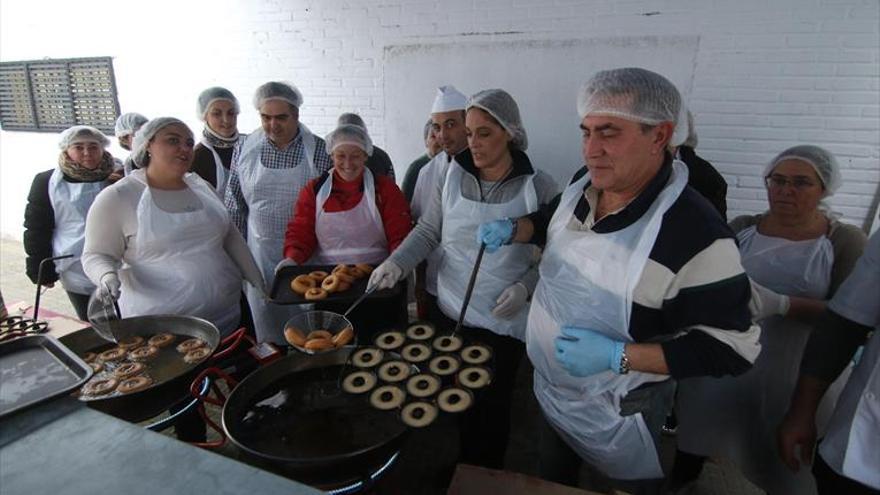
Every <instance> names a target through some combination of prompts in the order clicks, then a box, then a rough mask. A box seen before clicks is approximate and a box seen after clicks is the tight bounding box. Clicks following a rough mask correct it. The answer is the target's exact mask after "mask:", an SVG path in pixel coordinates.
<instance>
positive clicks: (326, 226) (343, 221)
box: [276, 124, 412, 337]
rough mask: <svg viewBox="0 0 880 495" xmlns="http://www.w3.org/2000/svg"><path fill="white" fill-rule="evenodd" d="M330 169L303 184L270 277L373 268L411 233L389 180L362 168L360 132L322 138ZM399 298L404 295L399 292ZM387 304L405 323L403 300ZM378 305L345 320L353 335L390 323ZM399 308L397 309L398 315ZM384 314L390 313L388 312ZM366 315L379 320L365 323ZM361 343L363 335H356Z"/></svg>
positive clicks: (363, 136)
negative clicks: (302, 270)
mask: <svg viewBox="0 0 880 495" xmlns="http://www.w3.org/2000/svg"><path fill="white" fill-rule="evenodd" d="M325 141H326V142H327V151H328V153H329V154H330V156H331V158H332V159H333V168H332V169H331V170H329V171H328V172H326V173H324V174H323V175H321V176H320V177H318V178H317V179H313V180H311V181H309V182H308V183H307V184H306V186H305V187H304V188H303V189H302V191H300V193H299V197H298V199H297V202H296V207H295V210H294V216H293V218H291V220H290V222H289V223H288V224H287V232H286V234H285V239H284V257H285V259H284V260H282V261H281V263H279V265H278V267H277V268H276V272H277V271H278V270H279V269H280V268H282V267H283V266H289V265H335V264H338V263H346V264H355V263H368V264H371V265H374V266H375V265H377V264H379V263H381V262H382V261H384V260H385V258H387V257H388V255H389V254H390V253H391V252H392V251H393V250H394V249H396V248H397V246H399V245H400V243H401V242H403V239H404V238H405V237H406V235H407V234H409V231H410V229H411V228H412V218H411V217H410V211H409V203H408V202H407V201H406V198H405V197H404V195H403V193H402V192H401V191H400V189H399V188H398V187H397V184H395V183H394V181H393V180H392V179H390V178H389V177H386V176H381V175H374V174H373V173H372V172H370V170H369V169H367V168H366V163H367V157H369V156H370V155H371V154H372V151H373V145H372V142H371V141H370V137H369V135H368V134H367V131H366V129H364V128H363V127H360V126H357V125H351V124H344V125H340V126H339V127H337V128H336V129H335V130H334V131H333V132H331V133H330V134H328V135H327V137H326V138H325ZM402 293H403V297H404V298H405V295H406V291H402ZM396 299H397V298H395V300H394V301H389V304H393V305H394V310H393V311H394V314H397V315H398V316H399V317H400V318H401V319H403V321H402V322H401V323H405V311H406V305H405V299H402V298H401V299H400V300H396ZM378 303H379V300H376V301H373V302H372V303H371V304H364V305H363V309H365V310H368V311H362V312H361V314H360V315H358V314H357V313H358V311H355V312H353V314H352V315H351V316H352V317H351V318H349V319H353V320H361V321H360V323H361V325H360V326H359V325H358V321H353V322H354V323H355V327H356V329H357V330H358V331H359V332H367V333H373V331H376V330H380V329H381V328H370V327H376V326H387V325H390V324H391V323H392V322H391V321H390V320H389V318H388V315H389V313H386V312H385V311H379V308H377V304H378ZM318 306H320V307H321V308H319V309H328V310H336V311H339V310H342V311H344V310H345V309H346V307H347V306H346V304H342V305H334V304H333V303H321V304H319V305H318ZM336 306H339V307H336ZM401 308H402V309H401ZM389 309H390V308H389ZM366 313H371V314H375V315H378V316H380V317H381V316H383V313H384V318H383V319H382V321H367V320H373V319H374V318H369V317H368V318H366V319H364V318H363V317H364V316H367V314H366ZM362 337H363V335H362Z"/></svg>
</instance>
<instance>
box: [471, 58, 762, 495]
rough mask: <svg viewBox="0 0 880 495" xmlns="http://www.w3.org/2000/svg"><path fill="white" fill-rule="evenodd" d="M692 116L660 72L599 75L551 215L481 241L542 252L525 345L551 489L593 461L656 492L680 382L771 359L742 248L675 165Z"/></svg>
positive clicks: (582, 106) (504, 225) (490, 228)
mask: <svg viewBox="0 0 880 495" xmlns="http://www.w3.org/2000/svg"><path fill="white" fill-rule="evenodd" d="M680 105H681V97H680V95H679V93H678V90H677V89H676V88H675V86H674V85H673V84H672V83H670V82H669V81H668V80H667V79H666V78H664V77H663V76H661V75H659V74H656V73H654V72H650V71H647V70H644V69H637V68H628V69H615V70H608V71H602V72H599V73H597V74H596V75H594V76H593V77H592V78H591V79H590V81H589V82H588V83H587V84H586V85H585V86H584V87H583V89H582V90H581V93H580V94H579V97H578V113H579V115H580V117H581V119H582V120H581V124H580V127H581V130H582V131H583V142H582V145H583V158H584V161H585V163H586V168H585V169H581V170H580V171H579V172H578V173H577V174H576V175H575V177H574V179H573V180H572V182H571V184H570V185H569V186H568V188H567V189H566V190H565V191H564V192H563V193H562V194H561V195H560V196H559V197H558V198H557V199H556V200H555V201H554V202H553V203H551V205H550V206H549V208H547V209H544V210H541V211H538V212H536V213H534V214H532V215H529V216H527V217H522V218H519V219H506V220H498V221H495V222H490V223H487V224H483V225H481V226H480V228H479V229H478V235H477V237H478V240H479V241H480V242H483V243H485V244H486V245H487V252H492V251H494V250H495V249H505V247H504V245H505V244H509V243H510V242H532V243H537V244H543V245H545V249H544V253H543V257H542V260H541V265H540V277H541V279H540V282H539V284H538V287H537V288H536V290H535V293H534V295H533V299H532V305H531V310H530V313H529V320H528V327H527V331H526V344H527V349H528V354H529V358H530V360H531V361H532V364H534V366H535V386H534V391H535V396H536V397H537V399H538V402H539V403H540V405H541V409H542V411H543V416H544V419H545V420H546V421H545V424H544V427H543V428H542V431H541V436H540V445H539V454H540V455H539V458H540V466H539V468H540V471H541V475H542V477H544V478H547V479H550V480H553V481H557V482H561V483H566V484H570V485H576V484H577V474H578V469H579V467H580V464H581V461H582V460H583V461H586V462H587V463H589V464H590V465H591V466H593V467H594V468H596V469H597V470H598V471H600V472H601V473H603V474H604V475H605V476H606V477H607V478H608V479H609V481H610V483H611V484H612V485H614V486H615V487H617V488H620V489H623V490H626V491H630V492H631V493H657V492H659V491H660V489H661V486H662V482H663V476H664V475H663V471H662V469H661V467H660V461H659V456H658V453H657V443H658V439H659V432H660V428H661V426H662V424H663V422H664V419H665V418H666V415H667V413H668V412H669V411H670V409H671V407H672V399H673V393H674V388H675V386H674V381H673V380H671V379H670V377H672V378H684V377H690V376H703V375H711V376H721V375H726V374H739V373H742V372H744V371H746V370H747V369H749V367H750V366H751V364H752V363H753V362H754V360H755V358H756V357H757V355H758V353H759V351H760V344H759V343H758V337H759V333H760V330H759V328H758V327H757V326H755V325H753V324H752V322H751V317H750V314H749V300H750V294H751V290H750V285H749V280H748V278H747V276H746V274H745V272H744V271H743V268H742V266H741V264H740V258H739V252H738V251H737V248H736V243H735V237H734V234H733V232H731V230H730V229H729V228H728V227H727V224H726V223H725V222H724V219H722V218H721V216H720V215H719V214H718V212H717V211H716V210H715V209H714V208H713V206H712V205H711V204H710V203H709V202H708V201H707V200H706V199H705V198H703V197H702V196H700V194H699V193H697V192H696V191H695V190H693V189H692V188H690V187H688V186H687V167H686V166H685V165H684V164H683V163H681V162H680V161H677V160H674V159H673V157H672V155H671V154H670V153H669V151H668V144H669V140H670V138H671V136H672V134H673V130H674V128H675V125H676V119H677V116H678V114H679V108H680Z"/></svg>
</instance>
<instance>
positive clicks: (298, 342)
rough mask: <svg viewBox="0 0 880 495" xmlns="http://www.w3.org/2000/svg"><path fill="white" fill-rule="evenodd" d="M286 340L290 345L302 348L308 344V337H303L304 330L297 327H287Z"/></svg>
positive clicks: (285, 331) (285, 330)
mask: <svg viewBox="0 0 880 495" xmlns="http://www.w3.org/2000/svg"><path fill="white" fill-rule="evenodd" d="M284 339H285V340H287V343H288V344H290V345H295V346H298V347H302V346H303V345H304V344H305V343H306V336H305V335H303V333H302V330H300V329H299V328H296V327H286V328H285V329H284Z"/></svg>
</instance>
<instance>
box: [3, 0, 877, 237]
mask: <svg viewBox="0 0 880 495" xmlns="http://www.w3.org/2000/svg"><path fill="white" fill-rule="evenodd" d="M83 1H84V2H85V3H86V4H90V3H94V4H96V5H97V4H100V5H104V4H102V3H101V2H96V1H89V0H81V1H80V2H78V3H77V4H78V5H79V4H82V3H83ZM166 4H167V5H166ZM186 4H187V6H188V7H187V8H188V9H189V11H188V14H187V15H176V14H177V12H176V11H175V10H173V9H172V10H169V9H167V7H170V6H176V5H181V4H180V3H179V2H172V1H171V0H157V1H154V2H152V3H151V6H150V9H148V10H146V11H145V13H144V14H143V15H144V16H146V17H148V18H147V19H132V17H131V13H130V12H123V11H118V9H115V8H114V9H113V10H114V11H115V12H118V13H117V14H116V15H119V16H120V18H118V19H117V20H116V21H115V22H112V23H109V25H108V26H107V27H106V36H110V37H111V38H120V39H125V40H126V41H125V43H124V44H121V45H119V46H117V44H116V43H114V44H113V48H112V50H113V51H112V53H113V55H114V56H115V60H116V64H117V79H118V80H119V81H120V88H121V89H120V98H121V103H122V106H123V109H124V110H126V109H132V108H131V107H132V106H137V107H138V108H137V110H141V111H143V112H145V113H147V114H149V115H153V114H155V112H152V111H150V108H149V107H151V103H152V102H153V100H150V99H149V98H157V100H155V102H156V104H157V105H158V104H159V103H158V102H159V100H158V98H163V100H162V102H163V103H168V98H169V94H170V91H169V89H168V88H167V87H164V86H163V90H162V94H159V95H150V96H149V97H147V96H144V95H142V94H140V93H139V94H137V95H132V92H133V91H132V90H128V91H127V87H128V88H130V87H132V86H133V83H132V81H133V80H135V79H137V80H141V79H143V78H144V75H143V74H142V73H137V71H147V70H149V69H153V68H155V67H156V66H160V67H161V66H163V64H165V65H167V64H175V63H178V62H169V61H168V59H167V57H168V56H169V55H170V54H169V53H168V52H167V51H166V50H161V49H156V50H152V49H151V47H152V46H151V44H154V43H156V42H157V38H155V33H154V32H153V31H152V30H153V29H154V28H155V27H157V26H159V27H161V28H162V32H164V33H170V34H171V35H172V36H171V38H170V41H168V40H160V41H159V42H160V43H173V42H175V38H174V37H173V33H175V32H181V33H183V34H182V36H181V37H180V38H179V39H177V40H176V42H177V43H178V44H179V45H180V46H179V48H181V49H182V50H184V51H187V52H189V53H191V54H197V55H198V61H197V67H198V68H199V71H201V72H200V73H199V74H189V75H187V76H186V77H183V78H182V82H184V83H187V85H188V86H192V87H185V88H181V91H185V94H184V95H183V96H180V97H179V98H180V101H184V102H188V101H191V100H192V99H194V95H195V94H197V92H198V91H199V90H200V89H201V88H202V87H206V86H207V85H209V84H224V85H227V86H229V87H230V88H232V89H233V90H234V91H236V93H237V94H238V95H239V97H240V99H241V100H242V103H243V105H242V107H243V109H244V113H243V114H242V116H241V119H240V123H241V127H242V129H243V130H246V129H249V128H252V127H254V126H256V125H257V124H258V119H257V116H256V114H255V113H254V112H253V110H252V109H251V108H250V105H249V101H250V93H251V92H252V91H253V89H254V88H255V87H256V86H258V85H259V84H261V83H263V82H265V81H267V80H270V79H286V80H291V81H293V82H295V83H296V84H297V85H298V86H299V87H300V88H301V89H302V90H303V92H304V94H305V100H306V104H305V106H304V107H303V109H302V120H303V121H304V122H306V123H307V124H308V125H309V126H310V127H311V128H312V129H313V130H314V131H316V132H318V133H321V134H322V133H325V132H327V131H329V130H330V129H331V128H332V126H333V124H334V122H335V117H336V116H337V115H338V114H339V113H340V112H342V111H352V110H354V111H358V112H359V113H361V115H363V117H364V119H365V120H366V122H367V124H368V126H369V127H370V129H371V133H372V134H373V137H374V139H375V141H377V143H378V144H379V145H380V146H381V145H382V144H383V143H384V137H385V129H383V109H384V108H385V106H386V105H393V104H394V102H393V101H390V100H389V101H385V98H386V95H384V94H383V64H382V59H383V53H384V49H385V47H387V46H390V45H400V44H418V43H454V42H457V41H469V42H470V41H493V40H497V41H510V40H520V39H529V40H532V39H570V38H597V37H620V36H635V35H698V36H699V37H700V41H699V49H698V52H697V57H696V67H695V71H694V80H693V84H692V88H693V91H692V94H691V97H690V106H691V108H692V109H693V111H694V113H695V115H696V122H697V129H698V133H699V136H700V145H699V148H698V150H699V152H700V154H701V155H703V156H704V157H705V158H707V159H708V160H710V161H712V162H713V163H714V164H715V166H716V167H717V168H718V169H719V170H720V171H721V172H722V174H723V175H724V177H725V178H726V179H727V181H728V182H729V184H730V189H729V190H730V193H729V197H728V203H729V207H730V215H731V217H732V216H735V215H739V214H744V213H755V212H759V211H762V210H763V209H765V208H766V202H765V200H764V192H763V185H762V182H761V180H760V178H759V175H760V173H761V172H762V170H763V166H764V163H766V161H767V160H769V159H770V158H771V157H772V156H773V155H774V154H775V153H777V152H778V151H780V150H782V149H783V148H785V147H787V146H790V145H793V144H797V143H802V142H808V143H813V144H817V145H821V146H826V147H828V148H829V149H831V150H832V151H833V152H834V153H836V154H837V155H838V159H839V160H840V162H841V165H842V168H843V177H844V185H843V187H842V188H841V190H840V193H839V194H838V196H837V197H836V198H834V200H833V201H832V204H833V205H834V206H835V208H836V210H838V211H840V212H841V213H842V214H843V215H844V219H845V220H848V221H851V222H854V223H856V224H858V225H860V226H862V225H865V224H866V221H868V220H869V219H868V218H867V217H868V215H869V208H870V207H871V205H872V201H874V197H875V195H876V194H877V190H878V183H880V32H878V25H880V2H878V1H877V0H863V1H860V0H839V1H834V0H738V1H727V0H663V1H649V0H627V1H612V0H592V1H579V0H543V1H530V0H480V1H477V0H410V1H406V0H254V1H247V2H245V1H243V0H242V1H238V2H237V1H235V0H215V1H212V2H207V1H206V2H204V3H203V4H201V3H198V2H186ZM163 5H164V7H163ZM190 5H194V6H191V7H189V6H190ZM4 8H6V9H8V8H9V7H4ZM16 8H17V9H18V10H17V11H18V12H21V11H22V9H27V8H28V7H26V6H22V4H20V5H18V6H17V7H16ZM31 8H32V9H34V15H35V16H36V13H37V12H38V11H39V10H40V7H39V5H38V2H34V6H33V7H31ZM43 10H45V9H43ZM87 10H88V9H85V11H87ZM79 11H83V9H79ZM153 11H155V13H154V14H152V13H150V12H153ZM162 12H165V13H164V14H163V13H162ZM39 14H41V15H46V13H45V12H39ZM67 15H71V14H67ZM122 16H124V17H122ZM4 17H5V16H4ZM37 17H39V16H37ZM138 20H140V21H141V22H143V23H144V25H143V26H141V28H140V29H142V30H143V35H141V36H131V35H130V31H131V26H132V25H137V22H138ZM6 22H13V21H11V20H6V21H4V26H5V25H6V24H5V23H6ZM30 29H31V31H30V32H29V34H30V35H32V38H31V39H43V38H47V39H50V40H51V39H52V36H56V35H57V32H61V31H62V30H60V29H58V27H57V26H53V24H52V23H51V22H50V23H45V22H41V23H34V24H33V26H31V27H30ZM4 30H6V29H4ZM41 30H43V31H42V32H41ZM0 31H3V30H0ZM223 40H226V43H225V44H222V43H221V42H222V41H223ZM4 41H10V40H8V39H6V38H4ZM14 41H18V42H17V43H9V42H4V43H3V48H4V52H3V53H2V57H3V59H4V60H22V59H28V58H43V57H46V56H49V57H60V56H88V55H101V54H106V52H107V44H106V43H98V41H97V40H93V41H92V42H91V43H90V44H89V43H84V41H83V39H78V38H76V37H74V38H65V39H64V40H63V43H61V42H60V41H59V42H56V43H55V44H54V45H52V46H51V47H48V48H47V47H46V46H45V45H44V46H40V47H39V48H35V45H34V44H33V43H31V44H28V41H27V40H14ZM102 41H103V40H102ZM77 43H84V44H81V45H78V44H77ZM218 43H221V45H219V46H218ZM62 45H63V47H62ZM163 46H164V45H163ZM154 51H155V52H156V53H153V52H154ZM133 53H137V58H136V59H134V58H133ZM174 67H176V68H177V73H176V74H179V73H180V72H183V73H186V70H185V66H182V65H175V66H174ZM559 70H560V71H566V70H576V67H560V68H559ZM126 71H128V72H126ZM451 82H453V83H454V81H451ZM126 84H127V85H128V86H126ZM139 89H140V88H139ZM536 90H537V88H536ZM172 98H178V95H174V96H172ZM174 101H177V100H174ZM428 104H429V102H426V107H427V105H428ZM571 104H572V105H574V101H572V102H571ZM178 106H180V107H181V108H180V111H179V113H178V114H179V115H181V116H184V117H187V118H189V117H190V116H191V113H192V107H193V106H194V105H192V104H191V103H185V105H184V104H183V103H181V104H175V108H176V107H178ZM163 108H165V107H163ZM163 113H169V112H168V111H163ZM190 122H191V123H192V121H191V120H190ZM192 124H193V125H195V126H198V125H199V124H198V123H197V122H195V123H192ZM14 136H15V135H14V134H12V133H3V139H4V140H6V139H14ZM46 139H48V140H49V142H51V143H52V144H54V138H51V139H50V138H48V137H47V138H46ZM388 151H389V153H391V155H392V157H393V158H394V159H395V161H396V162H397V163H398V167H399V168H398V174H399V175H400V176H402V174H403V171H404V170H403V167H405V165H406V164H407V163H408V162H409V160H411V159H412V158H413V157H410V156H397V155H396V154H395V150H388ZM4 160H9V158H7V157H5V155H4ZM3 166H4V167H6V166H7V164H6V163H4V164H3ZM558 179H559V180H560V182H563V181H565V180H566V179H565V178H558ZM28 184H29V181H28ZM5 187H6V186H4V191H5ZM22 187H23V188H26V187H27V184H24V185H22V186H19V188H22ZM4 201H5V200H4ZM4 206H6V205H5V204H4ZM11 225H12V224H11V223H10V221H9V220H6V219H5V216H4V225H3V232H4V233H9V232H10V231H12V230H14V229H10V226H11Z"/></svg>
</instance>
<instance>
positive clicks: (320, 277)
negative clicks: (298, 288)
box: [309, 270, 329, 284]
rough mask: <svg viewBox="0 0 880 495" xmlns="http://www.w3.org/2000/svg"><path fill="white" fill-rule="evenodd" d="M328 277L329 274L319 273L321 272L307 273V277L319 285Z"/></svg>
mask: <svg viewBox="0 0 880 495" xmlns="http://www.w3.org/2000/svg"><path fill="white" fill-rule="evenodd" d="M328 275H329V273H327V272H324V271H321V270H315V271H313V272H311V273H309V276H310V277H312V278H313V279H315V283H317V284H320V283H321V282H323V281H324V279H325V278H327V276H328Z"/></svg>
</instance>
